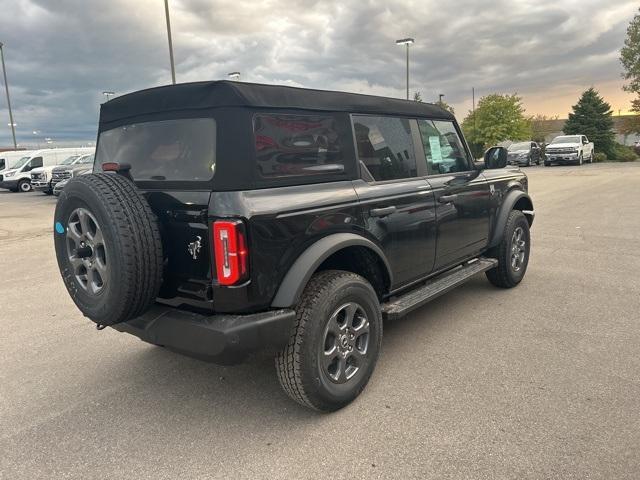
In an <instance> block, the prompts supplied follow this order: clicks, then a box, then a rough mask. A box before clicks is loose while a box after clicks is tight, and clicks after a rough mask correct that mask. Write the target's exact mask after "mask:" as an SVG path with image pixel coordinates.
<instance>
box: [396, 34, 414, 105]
mask: <svg viewBox="0 0 640 480" xmlns="http://www.w3.org/2000/svg"><path fill="white" fill-rule="evenodd" d="M414 41H415V40H414V39H413V38H401V39H400V40H396V45H406V46H407V100H409V45H411V44H413V42H414Z"/></svg>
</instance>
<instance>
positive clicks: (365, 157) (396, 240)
mask: <svg viewBox="0 0 640 480" xmlns="http://www.w3.org/2000/svg"><path fill="white" fill-rule="evenodd" d="M352 121H353V128H354V133H355V139H356V146H357V153H358V160H359V163H360V167H361V176H362V179H361V180H358V181H355V182H354V187H355V190H356V193H357V195H358V197H359V200H360V204H361V206H362V212H363V215H364V222H365V226H366V227H365V228H366V229H367V231H368V232H369V233H370V234H371V235H372V236H374V237H375V238H376V239H377V240H378V243H379V245H381V247H382V249H383V250H384V252H385V255H386V257H387V259H388V261H389V264H390V265H391V269H392V272H393V277H394V285H393V287H394V288H395V287H400V286H402V285H403V284H406V283H409V282H411V281H412V280H415V279H417V278H420V277H423V276H425V275H426V274H427V273H428V272H429V271H430V270H431V268H432V266H433V261H434V255H435V234H436V231H435V203H434V196H433V192H432V190H431V187H430V186H429V184H428V183H427V182H426V181H425V179H424V175H425V173H426V170H425V165H424V162H417V161H416V149H415V146H416V142H418V141H419V135H418V132H417V124H416V121H415V120H412V119H407V118H397V117H386V116H385V117H382V116H370V115H353V116H352Z"/></svg>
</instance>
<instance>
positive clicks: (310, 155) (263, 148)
mask: <svg viewBox="0 0 640 480" xmlns="http://www.w3.org/2000/svg"><path fill="white" fill-rule="evenodd" d="M339 132H340V126H339V125H338V124H337V120H336V118H335V117H334V116H333V115H323V114H318V115H313V114H312V115H303V114H277V113H260V114H256V115H255V116H254V118H253V133H254V141H255V150H256V162H257V170H258V174H259V176H260V177H262V178H265V179H270V178H271V179H275V178H279V177H305V176H307V177H308V176H319V175H331V174H341V173H343V172H344V170H345V152H344V145H343V138H342V137H341V135H340V133H339Z"/></svg>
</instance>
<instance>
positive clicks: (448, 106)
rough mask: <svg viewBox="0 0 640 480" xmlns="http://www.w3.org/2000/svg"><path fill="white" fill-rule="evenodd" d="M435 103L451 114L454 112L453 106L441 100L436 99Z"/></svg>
mask: <svg viewBox="0 0 640 480" xmlns="http://www.w3.org/2000/svg"><path fill="white" fill-rule="evenodd" d="M436 105H438V106H439V107H440V108H444V109H445V110H447V111H449V112H451V114H452V115H455V114H456V111H455V110H454V109H453V107H452V106H451V105H449V104H448V103H447V102H445V101H443V100H438V101H437V102H436Z"/></svg>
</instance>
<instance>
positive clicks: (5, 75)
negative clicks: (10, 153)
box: [0, 42, 18, 150]
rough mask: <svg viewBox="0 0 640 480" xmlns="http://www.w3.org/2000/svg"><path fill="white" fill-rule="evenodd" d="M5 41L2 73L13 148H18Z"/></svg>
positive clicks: (0, 52)
mask: <svg viewBox="0 0 640 480" xmlns="http://www.w3.org/2000/svg"><path fill="white" fill-rule="evenodd" d="M3 47H4V43H2V42H0V59H2V75H3V76H4V88H5V91H6V92H7V107H9V126H10V127H11V135H12V136H13V149H14V150H17V149H18V144H17V142H16V124H15V122H14V121H13V112H12V111H11V98H10V97H9V82H8V81H7V68H6V67H5V65H4V49H3Z"/></svg>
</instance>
